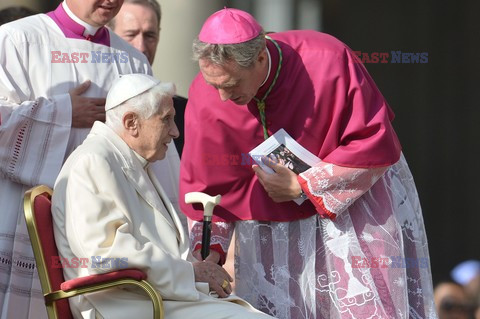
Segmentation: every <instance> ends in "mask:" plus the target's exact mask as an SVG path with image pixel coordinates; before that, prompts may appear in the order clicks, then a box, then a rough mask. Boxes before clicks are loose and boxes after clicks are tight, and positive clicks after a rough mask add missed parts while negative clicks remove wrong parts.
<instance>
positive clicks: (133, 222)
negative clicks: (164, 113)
mask: <svg viewBox="0 0 480 319" xmlns="http://www.w3.org/2000/svg"><path fill="white" fill-rule="evenodd" d="M52 204H53V208H52V214H53V219H54V224H55V228H54V230H55V240H56V243H57V247H58V249H59V253H60V255H61V257H62V258H64V259H66V260H70V261H72V260H76V259H75V258H77V260H78V259H80V260H81V259H82V258H83V260H85V259H88V263H87V264H85V265H84V267H73V268H68V267H64V274H65V277H66V278H67V279H74V278H78V277H82V276H87V275H92V274H97V273H103V272H108V271H111V270H112V269H118V268H137V269H141V270H143V271H145V273H146V274H147V280H148V281H149V282H150V283H151V284H152V285H153V286H154V287H155V289H157V291H158V292H159V293H160V295H161V296H162V297H163V300H164V301H163V304H164V307H165V318H167V319H177V318H181V319H199V318H209V319H220V318H222V319H227V318H231V319H233V318H238V319H247V318H248V319H253V318H258V319H260V318H264V319H266V318H272V317H270V316H268V315H265V314H263V313H261V312H259V311H257V310H255V309H254V308H253V307H251V306H250V305H249V304H248V303H246V302H245V301H243V300H242V299H240V298H238V297H235V296H229V297H228V298H225V299H219V298H215V297H213V296H210V295H209V289H208V284H207V283H195V275H194V270H193V266H192V263H191V262H190V261H194V260H195V259H193V257H192V255H191V253H190V251H189V242H188V237H187V236H186V233H185V231H184V229H183V227H182V224H181V222H180V219H179V217H178V215H177V213H176V212H175V209H174V207H173V206H172V204H171V203H170V201H169V200H168V198H167V196H166V195H165V193H164V191H163V189H162V187H161V186H160V184H159V183H158V181H157V179H156V178H155V174H153V173H152V171H151V168H150V167H149V165H148V162H147V161H146V160H145V159H143V158H142V157H140V155H138V154H137V153H135V152H134V151H132V150H131V149H130V148H129V147H128V145H127V144H126V143H125V142H124V141H123V140H122V139H121V138H120V137H119V136H118V135H117V134H116V133H114V132H113V131H112V130H111V129H110V128H109V127H107V126H106V125H105V124H103V123H100V122H96V123H95V124H94V126H93V128H92V131H91V133H90V134H89V135H88V137H87V139H86V140H85V142H84V143H83V144H82V145H81V146H79V147H78V148H77V149H76V150H75V152H74V153H73V154H72V155H71V156H70V157H69V158H68V159H67V161H66V162H65V165H64V167H63V168H62V170H61V172H60V174H59V176H58V179H57V181H56V183H55V189H54V194H53V199H52ZM112 260H113V261H114V262H112ZM117 261H118V262H117ZM70 305H71V308H72V309H73V312H74V315H75V318H89V319H94V318H98V317H103V318H117V319H119V318H151V317H152V306H151V302H150V299H148V297H147V296H146V295H145V294H144V293H142V292H141V291H140V292H138V291H136V290H134V289H131V290H128V289H121V288H118V289H113V290H111V291H109V292H100V293H95V294H89V295H86V296H79V297H75V298H71V299H70Z"/></svg>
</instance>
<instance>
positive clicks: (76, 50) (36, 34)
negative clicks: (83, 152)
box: [0, 0, 178, 319]
mask: <svg viewBox="0 0 480 319" xmlns="http://www.w3.org/2000/svg"><path fill="white" fill-rule="evenodd" d="M122 3H123V0H66V1H64V2H62V3H61V4H60V5H59V6H58V8H57V9H56V10H54V11H52V12H48V13H47V14H38V15H34V16H30V17H27V18H24V19H20V20H17V21H14V22H10V23H7V24H4V25H2V26H1V27H0V203H1V206H2V210H1V218H2V222H1V223H0V318H16V319H24V318H34V319H43V318H46V317H47V315H46V311H45V305H44V301H43V296H42V293H41V288H40V283H39V280H38V277H37V273H36V266H35V261H34V258H33V253H32V249H31V245H30V240H29V237H28V233H27V230H26V227H25V222H24V218H23V204H22V203H23V195H24V193H25V191H26V190H27V189H29V188H30V187H32V186H34V185H37V184H46V185H48V186H50V187H53V183H54V181H55V178H56V177H57V175H58V172H59V171H60V168H61V166H62V164H63V162H64V159H65V158H66V157H67V156H68V155H69V154H70V153H71V152H72V151H73V150H74V149H75V148H76V147H77V146H78V145H80V143H81V142H82V141H83V140H84V139H85V137H86V136H87V134H88V132H89V131H90V128H91V127H92V125H93V122H94V121H97V120H99V121H103V120H104V119H105V110H104V106H105V96H106V95H107V92H108V90H109V89H110V86H111V84H112V82H113V80H114V79H116V78H117V77H118V75H119V74H129V73H147V74H151V73H152V71H151V68H150V65H149V63H148V61H147V59H146V58H145V56H144V55H143V54H141V53H140V52H138V51H137V50H135V49H134V48H132V47H131V46H130V45H129V44H128V43H126V42H125V41H124V40H122V39H121V38H120V37H118V36H117V35H116V34H115V33H114V32H111V31H110V30H109V29H107V28H106V27H105V24H106V23H108V22H109V21H110V20H111V19H112V18H113V17H114V16H115V15H116V14H117V13H118V11H119V10H120V7H121V6H122ZM155 166H162V168H159V169H156V172H162V175H158V177H159V179H160V182H161V183H163V184H165V185H171V186H170V187H168V188H166V189H165V191H166V192H167V194H168V197H169V198H170V199H171V200H172V202H174V204H175V205H176V204H177V192H178V191H177V189H176V186H175V184H174V182H176V181H177V180H178V153H177V152H176V150H175V147H174V145H173V144H172V145H169V149H168V152H167V156H166V159H165V160H163V161H161V162H157V163H156V164H155Z"/></svg>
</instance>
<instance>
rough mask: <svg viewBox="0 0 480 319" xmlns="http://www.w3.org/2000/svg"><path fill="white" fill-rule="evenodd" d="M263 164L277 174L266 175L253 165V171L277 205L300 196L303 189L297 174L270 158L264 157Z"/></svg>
mask: <svg viewBox="0 0 480 319" xmlns="http://www.w3.org/2000/svg"><path fill="white" fill-rule="evenodd" d="M262 162H263V163H265V165H267V166H268V167H270V168H271V169H273V170H274V171H275V173H273V174H270V173H266V172H265V171H263V170H262V168H261V167H260V166H258V165H253V166H252V169H253V171H254V172H255V175H257V177H258V181H259V182H260V184H262V186H263V188H264V189H265V191H266V192H267V194H268V196H270V198H271V199H272V200H273V201H274V202H275V203H281V202H287V201H290V200H292V199H295V198H298V197H299V196H300V193H301V192H302V188H301V187H300V184H299V183H298V180H297V174H295V173H294V172H293V171H291V170H290V169H288V168H287V167H285V166H284V165H282V164H280V163H277V162H275V161H274V160H272V159H270V158H269V157H263V158H262Z"/></svg>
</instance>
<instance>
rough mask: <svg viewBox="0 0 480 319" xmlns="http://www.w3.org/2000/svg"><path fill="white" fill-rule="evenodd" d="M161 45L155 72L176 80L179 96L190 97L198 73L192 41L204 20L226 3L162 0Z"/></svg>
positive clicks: (218, 0)
mask: <svg viewBox="0 0 480 319" xmlns="http://www.w3.org/2000/svg"><path fill="white" fill-rule="evenodd" d="M160 5H161V6H162V21H161V31H160V44H159V47H158V50H157V54H156V57H155V62H154V63H153V72H154V74H155V76H156V77H157V78H159V79H160V80H163V81H169V82H174V83H175V84H176V85H177V93H178V95H181V96H185V97H187V93H188V88H189V86H190V83H191V82H192V80H193V78H194V77H195V75H196V74H197V72H198V66H197V64H196V63H194V62H193V61H192V41H193V39H194V38H195V37H196V36H197V35H198V32H199V31H200V28H201V26H202V24H203V22H204V21H205V20H206V19H207V17H208V16H210V15H211V14H212V13H213V12H215V11H217V10H220V9H221V8H223V6H224V1H221V0H188V1H187V0H162V1H160Z"/></svg>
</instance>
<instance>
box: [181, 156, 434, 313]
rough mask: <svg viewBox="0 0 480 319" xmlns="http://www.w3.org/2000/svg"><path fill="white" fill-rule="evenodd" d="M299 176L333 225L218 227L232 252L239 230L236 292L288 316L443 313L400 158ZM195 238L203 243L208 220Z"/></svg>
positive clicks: (215, 238) (323, 221) (218, 239)
mask: <svg viewBox="0 0 480 319" xmlns="http://www.w3.org/2000/svg"><path fill="white" fill-rule="evenodd" d="M385 169H386V171H385ZM384 171H385V173H384V174H383V175H382V173H383V172H384ZM301 177H302V178H304V179H305V180H306V181H307V184H308V188H309V191H310V193H311V195H310V196H315V198H314V200H315V199H316V200H318V199H319V198H321V199H322V200H321V201H322V202H323V204H324V207H325V208H326V209H328V210H329V211H330V213H331V214H334V215H335V218H334V220H333V221H332V220H331V219H329V218H323V217H321V216H320V215H315V216H312V217H310V218H307V219H303V220H296V221H292V222H260V221H237V222H235V223H216V224H215V226H214V227H213V229H212V244H221V245H222V247H223V249H224V250H225V251H226V250H227V248H228V243H229V241H230V236H231V233H232V232H233V230H235V232H236V243H235V279H236V283H235V285H236V291H235V293H236V294H238V295H239V296H240V297H242V298H244V299H246V300H247V301H249V302H250V303H251V304H252V305H254V306H255V307H257V308H258V309H260V310H263V311H265V312H267V313H269V314H271V315H273V316H275V317H278V318H282V319H290V318H291V319H295V318H318V319H320V318H332V319H335V318H436V314H435V310H434V304H433V291H432V280H431V272H430V263H429V259H428V258H429V257H428V247H427V239H426V235H425V229H424V224H423V217H422V212H421V208H420V203H419V200H418V195H417V192H416V189H415V184H414V181H413V178H412V176H411V174H410V170H409V168H408V166H407V163H406V161H405V159H404V158H403V156H402V157H401V159H400V161H399V162H398V163H396V164H395V165H393V166H391V167H390V168H379V169H355V168H344V167H339V166H336V165H331V164H327V163H321V164H320V165H318V167H313V168H311V169H309V170H308V171H306V172H305V173H303V174H302V175H301ZM372 185H373V186H372ZM294 213H295V212H292V214H294ZM273 214H274V212H272V215H273ZM332 216H333V215H330V217H332ZM191 239H192V244H193V246H195V245H196V244H198V243H199V241H200V240H201V223H195V224H194V225H193V227H192V232H191Z"/></svg>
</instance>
